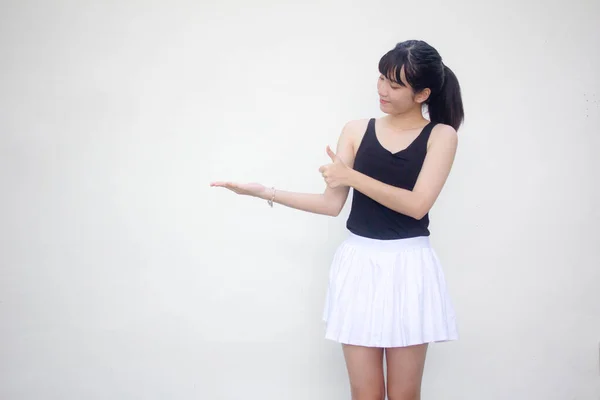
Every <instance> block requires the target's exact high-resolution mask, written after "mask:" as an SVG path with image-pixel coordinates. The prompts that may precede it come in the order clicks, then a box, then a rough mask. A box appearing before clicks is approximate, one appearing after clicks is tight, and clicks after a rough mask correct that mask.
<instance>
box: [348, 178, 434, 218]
mask: <svg viewBox="0 0 600 400" xmlns="http://www.w3.org/2000/svg"><path fill="white" fill-rule="evenodd" d="M348 184H349V186H351V187H353V188H354V189H355V190H358V191H359V192H361V193H363V194H364V195H365V196H368V197H370V198H371V199H373V200H375V201H376V202H378V203H380V204H382V205H384V206H386V207H387V208H390V209H392V210H394V211H396V212H399V213H401V214H404V215H408V216H410V217H413V218H415V219H421V218H423V216H424V214H425V212H426V209H425V206H424V201H423V199H422V197H421V196H420V195H419V194H418V193H415V192H413V191H410V190H406V189H401V188H398V187H395V186H392V185H387V184H385V183H383V182H380V181H378V180H376V179H373V178H371V177H369V176H367V175H364V174H362V173H360V172H358V171H355V170H352V171H351V173H350V176H349V182H348Z"/></svg>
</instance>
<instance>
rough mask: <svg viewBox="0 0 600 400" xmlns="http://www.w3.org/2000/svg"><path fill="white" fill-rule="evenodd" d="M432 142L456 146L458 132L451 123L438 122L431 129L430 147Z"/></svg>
mask: <svg viewBox="0 0 600 400" xmlns="http://www.w3.org/2000/svg"><path fill="white" fill-rule="evenodd" d="M432 143H444V144H445V145H446V146H450V147H456V146H457V144H458V134H457V133H456V129H454V128H453V127H452V126H450V125H446V124H442V123H437V124H435V125H434V126H433V129H432V130H431V135H430V137H429V145H428V146H427V147H429V146H430V145H431V144H432Z"/></svg>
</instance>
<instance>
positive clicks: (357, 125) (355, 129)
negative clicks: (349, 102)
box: [342, 118, 371, 152]
mask: <svg viewBox="0 0 600 400" xmlns="http://www.w3.org/2000/svg"><path fill="white" fill-rule="evenodd" d="M370 120H371V118H362V119H354V120H350V121H348V122H346V124H345V125H344V128H343V129H342V137H344V139H345V140H347V141H349V142H350V143H352V147H353V148H354V150H355V152H356V149H358V146H359V145H360V143H361V142H362V139H363V137H364V135H365V133H366V131H367V127H368V126H369V121H370Z"/></svg>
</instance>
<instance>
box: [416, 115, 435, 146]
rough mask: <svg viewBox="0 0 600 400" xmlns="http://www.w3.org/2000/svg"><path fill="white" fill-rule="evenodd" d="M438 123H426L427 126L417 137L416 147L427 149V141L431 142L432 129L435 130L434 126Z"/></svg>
mask: <svg viewBox="0 0 600 400" xmlns="http://www.w3.org/2000/svg"><path fill="white" fill-rule="evenodd" d="M436 125H437V124H436V123H435V122H430V123H428V124H427V125H425V127H424V128H423V130H422V131H421V133H420V134H419V136H418V137H417V138H416V139H415V142H416V143H415V145H417V146H416V147H418V148H420V149H423V150H426V149H427V142H429V137H430V136H431V131H433V128H434V127H435V126H436Z"/></svg>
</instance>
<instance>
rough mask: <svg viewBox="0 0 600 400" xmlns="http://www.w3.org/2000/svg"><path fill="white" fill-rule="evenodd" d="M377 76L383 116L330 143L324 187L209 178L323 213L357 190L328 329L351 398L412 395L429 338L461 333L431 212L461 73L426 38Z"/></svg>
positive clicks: (398, 49)
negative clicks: (299, 188) (433, 241)
mask: <svg viewBox="0 0 600 400" xmlns="http://www.w3.org/2000/svg"><path fill="white" fill-rule="evenodd" d="M379 72H380V74H381V75H380V76H379V80H378V82H377V90H378V92H379V97H380V108H381V111H382V112H383V113H384V114H385V116H383V117H381V118H371V119H367V120H356V121H351V122H349V123H347V124H346V125H345V127H344V128H343V130H342V133H341V135H340V137H339V141H338V145H337V150H336V152H335V153H334V152H333V151H332V150H331V149H330V148H329V147H327V149H326V151H327V154H328V155H329V157H330V158H331V163H329V164H327V165H324V166H322V167H321V168H320V169H319V171H320V173H321V175H322V176H323V178H324V180H325V182H326V184H327V187H326V189H325V192H324V193H322V194H307V193H294V192H288V191H282V190H276V189H275V188H266V187H264V186H263V185H260V184H257V183H250V184H240V183H232V182H213V183H211V185H212V186H218V187H224V188H227V189H230V190H232V191H234V192H235V193H238V194H242V195H249V196H253V197H259V198H262V199H264V200H267V201H268V202H269V205H271V207H272V206H273V203H278V204H282V205H284V206H287V207H292V208H295V209H298V210H303V211H308V212H312V213H318V214H324V215H330V216H337V215H338V214H339V213H340V211H341V210H342V208H343V206H344V203H345V202H346V199H347V196H348V192H349V190H350V188H352V189H353V197H352V208H351V211H350V215H349V218H348V220H347V222H346V227H347V229H348V231H349V232H348V238H347V239H345V240H344V241H343V242H342V243H341V244H340V246H339V247H338V249H337V251H336V253H335V255H334V257H333V262H332V265H331V267H330V272H329V288H328V291H327V298H326V303H325V307H324V313H323V319H324V320H325V321H326V333H325V337H326V338H327V339H331V340H334V341H337V342H339V343H341V344H342V348H343V351H344V356H345V360H346V366H347V369H348V374H349V380H350V387H351V393H352V399H353V400H382V399H384V398H385V395H386V394H387V396H388V399H389V400H409V399H410V400H415V399H420V392H421V381H422V375H423V368H424V364H425V356H426V352H427V347H428V344H429V343H434V342H444V341H449V340H456V339H457V338H458V333H457V327H456V321H455V314H454V309H453V306H452V303H451V300H450V296H449V294H448V292H447V289H446V282H445V277H444V273H443V271H442V267H441V265H440V263H439V260H438V258H437V256H436V254H435V252H434V250H433V249H432V247H431V245H430V242H429V230H428V225H429V216H428V213H429V210H430V209H431V207H432V206H433V204H434V202H435V201H436V199H437V197H438V195H439V193H440V191H441V190H442V187H443V186H444V184H445V182H446V179H447V177H448V175H449V173H450V169H451V167H452V164H453V161H454V156H455V153H456V147H457V133H456V132H457V130H458V129H459V127H460V125H461V124H462V122H463V116H464V113H463V105H462V99H461V92H460V86H459V83H458V80H457V78H456V76H455V75H454V73H453V72H452V71H451V70H450V68H448V67H447V66H446V65H444V63H443V61H442V58H441V56H440V55H439V53H438V52H437V51H436V50H435V49H434V48H433V47H431V46H430V45H429V44H427V43H426V42H423V41H418V40H409V41H405V42H401V43H398V44H397V45H396V46H395V47H394V48H393V49H392V50H390V51H389V52H387V53H386V54H385V55H384V56H383V57H382V58H381V60H380V62H379ZM424 108H426V109H427V113H428V115H429V120H428V119H426V118H425V117H424V116H423V109H424ZM384 354H385V360H386V363H387V388H386V386H385V383H384V382H385V380H384V372H383V371H384V369H383V360H384Z"/></svg>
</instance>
